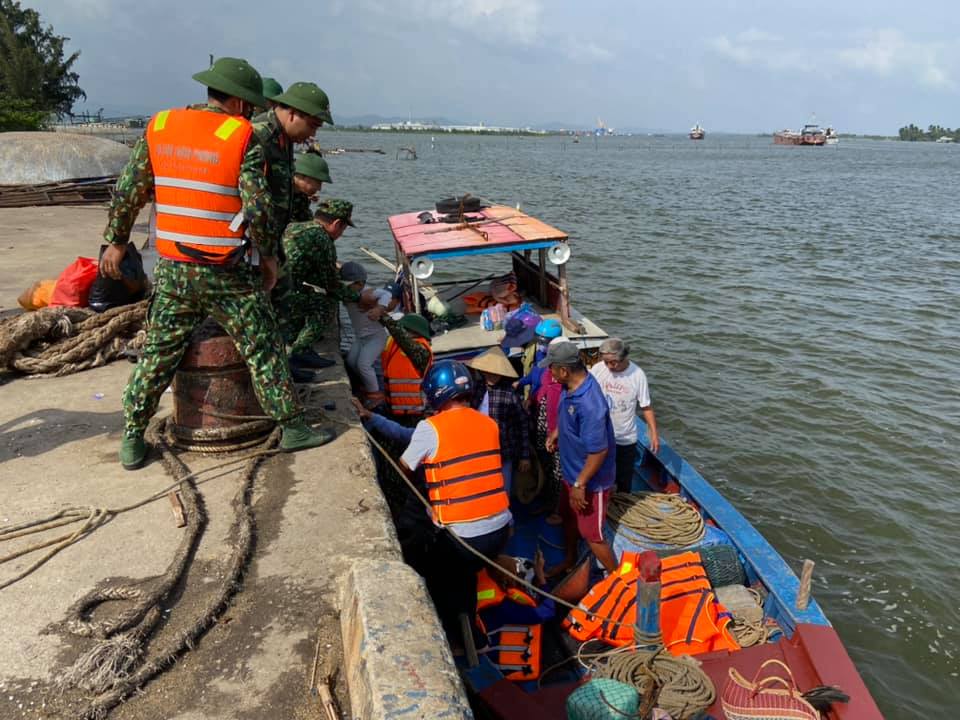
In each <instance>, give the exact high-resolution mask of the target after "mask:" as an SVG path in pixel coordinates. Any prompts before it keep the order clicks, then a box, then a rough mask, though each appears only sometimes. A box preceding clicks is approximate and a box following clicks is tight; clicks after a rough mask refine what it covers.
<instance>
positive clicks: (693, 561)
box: [563, 552, 740, 655]
mask: <svg viewBox="0 0 960 720" xmlns="http://www.w3.org/2000/svg"><path fill="white" fill-rule="evenodd" d="M639 555H640V553H633V552H626V553H624V554H623V557H622V558H621V562H620V566H619V567H618V568H617V569H616V570H615V571H614V572H612V573H610V574H609V575H608V576H607V577H605V578H604V579H603V580H601V581H600V582H598V583H597V584H596V585H594V586H593V587H592V588H590V592H588V593H587V594H586V595H585V596H584V598H583V600H581V601H580V603H579V605H578V606H577V608H576V609H574V610H571V611H570V612H569V614H568V615H567V617H566V618H565V619H564V621H563V626H564V628H566V630H567V632H569V633H570V636H571V637H573V638H574V639H576V640H579V641H581V642H585V641H587V640H600V641H602V642H605V643H607V644H609V645H613V646H614V647H624V646H626V645H632V644H633V642H634V636H633V630H634V625H635V623H636V620H637V579H638V578H639V572H638V570H637V560H638V557H639ZM731 620H732V616H731V615H730V613H728V612H727V611H726V609H725V608H724V607H723V606H722V605H721V604H720V603H718V602H717V599H716V596H715V595H714V592H713V588H712V586H711V585H710V580H709V579H708V578H707V573H706V571H705V570H704V568H703V562H702V561H701V558H700V553H696V552H684V553H680V554H678V555H671V556H669V557H665V558H663V559H662V560H661V562H660V631H661V634H662V635H663V643H664V645H665V646H666V648H667V649H668V650H669V651H670V653H671V654H673V655H699V654H701V653H707V652H713V651H715V650H739V649H740V645H738V644H737V641H736V640H735V639H734V638H733V635H732V634H731V632H730V630H729V625H730V622H731Z"/></svg>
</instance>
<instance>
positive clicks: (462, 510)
mask: <svg viewBox="0 0 960 720" xmlns="http://www.w3.org/2000/svg"><path fill="white" fill-rule="evenodd" d="M425 422H427V423H429V424H430V426H431V427H432V428H433V429H434V431H435V432H436V434H437V450H436V452H435V453H434V454H433V456H431V457H429V458H427V460H426V462H424V463H423V469H424V474H425V476H426V482H427V494H428V497H429V500H430V505H431V507H432V509H433V516H434V519H435V520H436V521H437V522H438V523H440V524H447V523H460V522H471V521H473V520H482V519H484V518H488V517H493V516H494V515H498V514H500V513H502V512H503V511H504V510H507V509H508V508H509V507H510V500H509V498H508V497H507V493H506V491H505V490H504V485H503V473H502V470H501V461H500V429H499V428H498V427H497V423H496V422H494V421H493V420H491V419H490V418H488V417H487V416H486V415H484V414H483V413H479V412H477V411H476V410H473V409H472V408H468V407H456V408H452V409H450V410H445V411H443V412H441V413H438V414H436V415H434V416H433V417H430V418H428V419H427V420H425Z"/></svg>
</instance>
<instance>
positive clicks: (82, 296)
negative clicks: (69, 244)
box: [50, 257, 97, 307]
mask: <svg viewBox="0 0 960 720" xmlns="http://www.w3.org/2000/svg"><path fill="white" fill-rule="evenodd" d="M96 279H97V261H96V260H94V259H93V258H85V257H78V258H77V259H76V260H74V261H73V262H72V263H70V264H69V265H67V269H66V270H64V271H63V272H62V273H60V277H58V278H57V285H56V287H55V288H54V289H53V295H52V296H51V298H50V306H51V307H55V306H57V305H66V306H68V307H86V306H87V300H88V299H89V297H90V288H91V286H92V285H93V281H94V280H96Z"/></svg>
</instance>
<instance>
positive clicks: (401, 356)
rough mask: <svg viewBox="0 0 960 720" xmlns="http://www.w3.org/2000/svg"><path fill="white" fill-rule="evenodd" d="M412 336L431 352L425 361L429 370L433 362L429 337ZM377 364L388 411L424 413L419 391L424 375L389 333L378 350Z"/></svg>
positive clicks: (403, 413)
mask: <svg viewBox="0 0 960 720" xmlns="http://www.w3.org/2000/svg"><path fill="white" fill-rule="evenodd" d="M414 340H415V341H416V343H417V344H418V345H422V346H423V347H425V348H426V349H427V352H429V353H430V362H429V363H428V364H427V370H429V369H430V366H431V365H433V351H432V350H431V349H430V341H429V340H427V339H426V338H422V337H418V338H414ZM380 365H381V367H382V368H383V384H384V385H385V386H386V387H385V388H384V390H385V395H386V397H387V406H388V407H389V408H390V411H391V412H392V413H393V414H394V415H423V411H424V409H425V408H426V404H425V402H424V398H423V393H422V392H421V391H420V385H421V383H422V382H423V375H421V374H420V373H419V372H417V369H416V368H415V367H414V366H413V363H412V362H411V361H410V358H408V357H407V354H406V353H405V352H404V351H403V349H402V348H401V347H400V345H399V344H397V342H396V341H395V340H394V339H393V338H392V337H390V338H387V344H386V346H385V347H384V348H383V352H382V353H381V354H380ZM424 374H426V371H424Z"/></svg>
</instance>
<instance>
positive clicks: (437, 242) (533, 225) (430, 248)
mask: <svg viewBox="0 0 960 720" xmlns="http://www.w3.org/2000/svg"><path fill="white" fill-rule="evenodd" d="M429 212H431V214H432V215H433V216H434V218H439V217H440V216H441V213H437V212H433V211H429ZM422 214H423V211H421V212H409V213H402V214H400V215H391V216H390V218H389V223H390V230H391V231H392V232H393V237H394V238H396V241H397V245H399V246H400V251H401V252H402V253H403V254H404V255H407V256H408V257H409V256H414V255H425V254H429V253H432V252H442V251H445V250H461V249H465V248H479V247H496V246H497V245H518V244H522V243H532V242H544V241H550V240H553V241H561V240H566V239H567V234H566V233H565V232H563V231H562V230H558V229H557V228H555V227H552V226H550V225H547V224H546V223H545V222H542V221H540V220H537V219H536V218H533V217H530V216H529V215H527V214H526V213H523V212H521V211H520V210H517V209H515V208H512V207H509V206H507V205H493V206H491V207H488V208H483V209H481V210H479V211H478V212H473V213H467V217H468V218H476V217H480V216H482V217H483V218H484V220H482V221H480V222H471V223H468V224H467V225H468V226H465V224H462V223H444V222H433V223H422V222H420V215H422Z"/></svg>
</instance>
